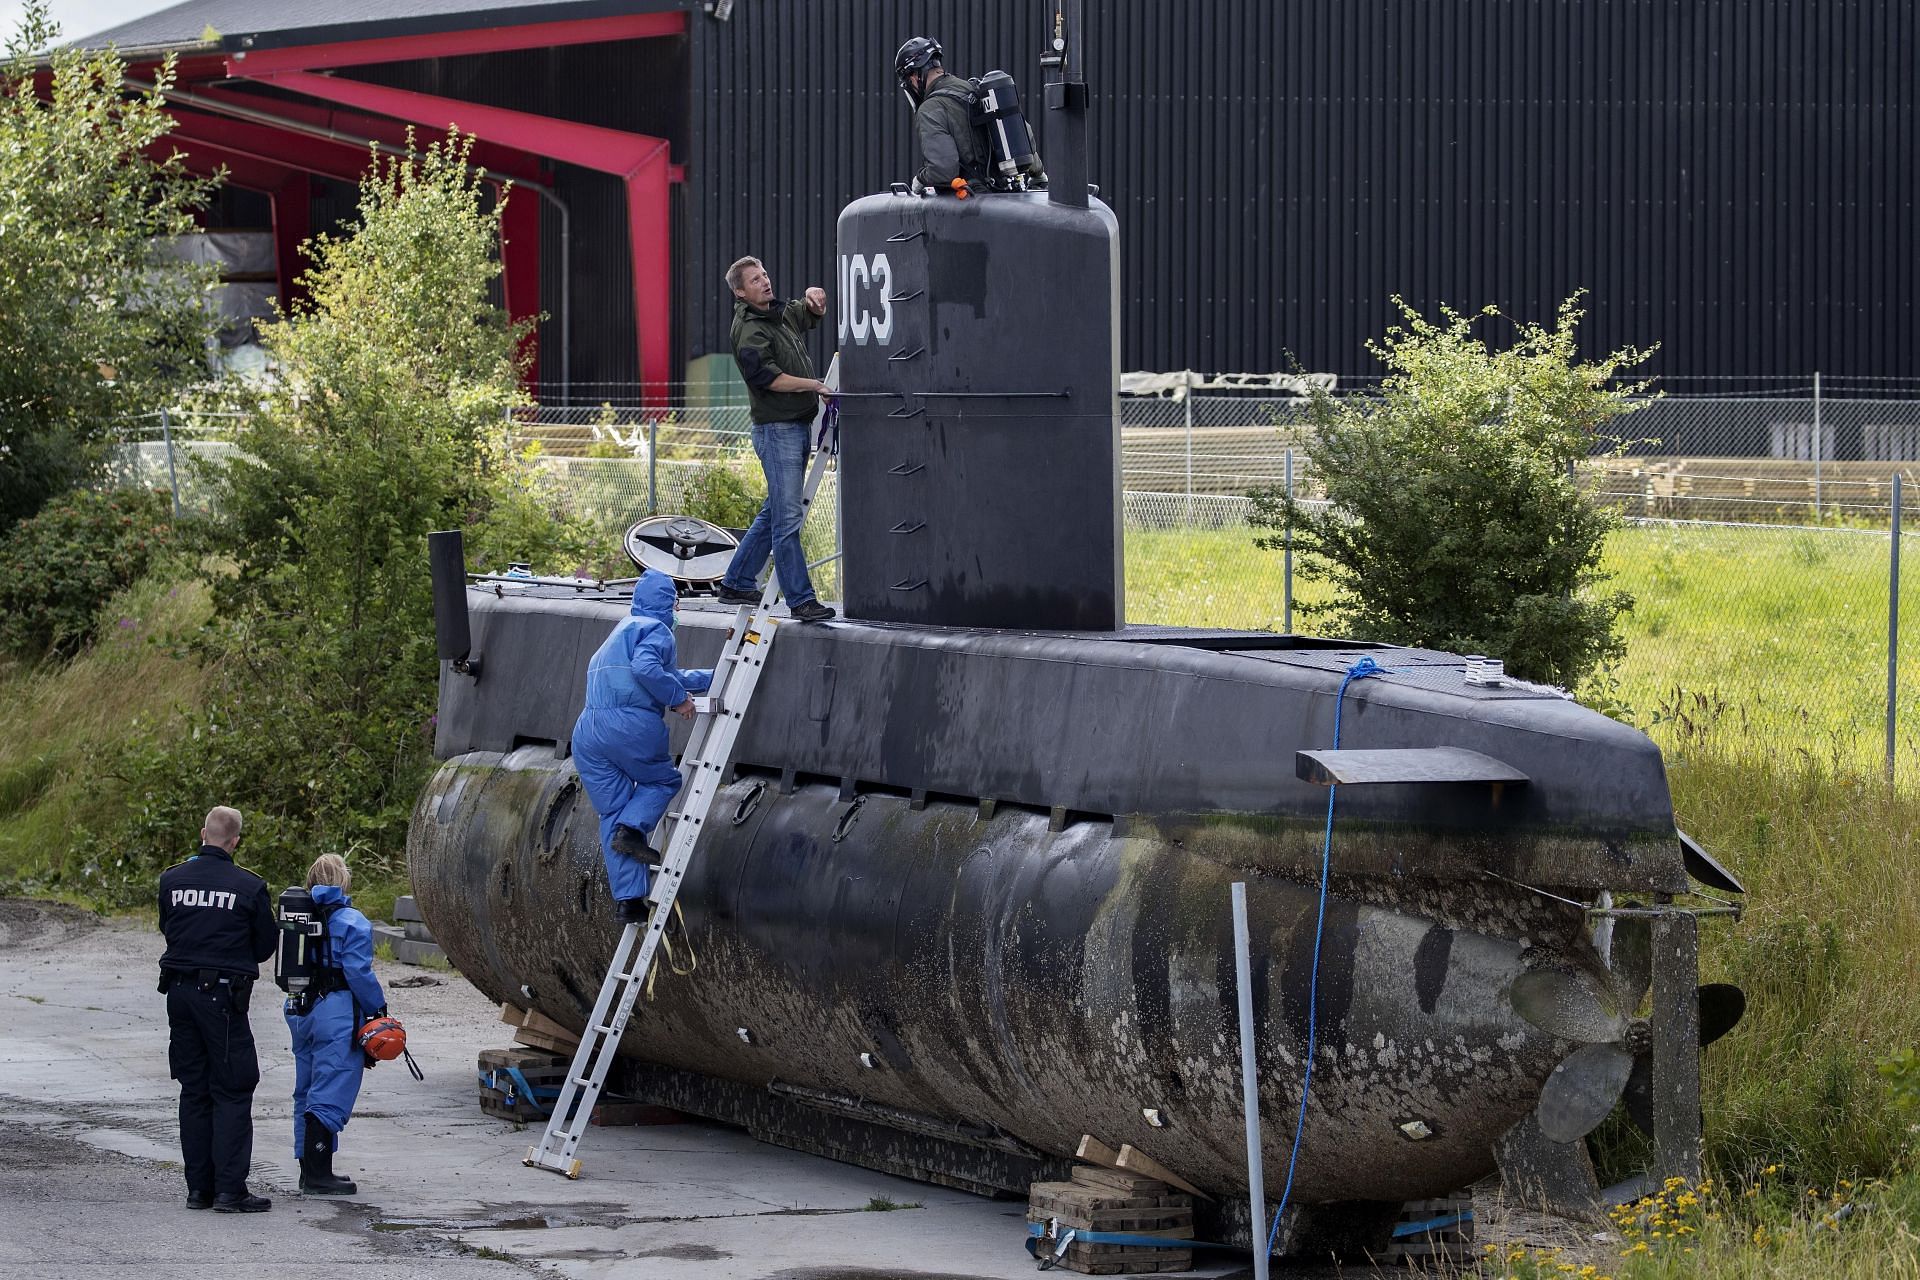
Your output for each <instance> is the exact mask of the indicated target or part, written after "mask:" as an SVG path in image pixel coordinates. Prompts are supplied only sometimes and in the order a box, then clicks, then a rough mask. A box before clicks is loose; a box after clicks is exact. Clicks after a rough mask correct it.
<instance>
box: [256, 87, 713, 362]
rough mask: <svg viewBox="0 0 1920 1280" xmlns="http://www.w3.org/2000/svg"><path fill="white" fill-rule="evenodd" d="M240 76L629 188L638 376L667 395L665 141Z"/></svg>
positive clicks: (400, 93)
mask: <svg viewBox="0 0 1920 1280" xmlns="http://www.w3.org/2000/svg"><path fill="white" fill-rule="evenodd" d="M240 74H242V75H246V76H249V77H251V78H256V79H260V80H262V81H264V82H266V83H269V84H273V85H276V86H278V87H279V88H282V89H291V90H293V91H294V92H296V93H303V94H306V95H307V96H308V97H313V98H319V99H321V100H322V101H325V102H337V103H340V104H342V105H345V106H349V107H354V108H357V109H359V110H362V111H372V112H378V113H379V114H382V115H387V116H392V117H394V118H396V119H400V120H410V121H412V122H413V123H414V124H417V125H424V126H426V127H428V128H430V129H448V128H455V129H459V130H460V131H461V132H462V133H470V134H473V135H474V136H475V137H477V138H479V139H481V140H482V141H486V142H493V143H497V144H499V145H501V146H504V147H512V148H514V149H516V150H520V151H524V152H527V153H529V154H532V155H539V156H546V157H548V158H549V159H552V160H558V161H561V162H562V163H565V164H573V165H578V166H580V167H581V168H583V169H592V170H595V171H596V172H599V173H610V174H613V175H614V176H616V177H618V178H619V179H620V180H621V181H622V182H623V183H625V184H626V188H627V228H628V236H629V239H630V240H631V244H630V246H629V247H630V250H631V256H632V260H633V313H634V327H635V329H636V330H638V334H639V349H640V350H639V356H640V377H641V380H642V381H643V382H645V383H646V384H647V388H648V390H647V396H648V398H649V399H652V398H654V397H655V396H656V395H659V394H664V389H665V386H666V383H667V381H668V378H669V377H670V375H671V367H670V366H671V358H670V352H669V351H668V347H667V340H668V336H669V324H670V317H671V316H672V313H673V308H672V296H673V295H672V251H673V246H672V243H671V226H670V222H671V215H670V212H669V205H668V191H669V188H670V186H671V184H672V183H674V182H677V181H681V180H682V171H681V168H680V166H678V165H675V164H673V163H672V161H671V157H670V154H669V151H668V143H667V140H666V139H664V138H655V137H652V136H650V135H648V134H643V133H626V132H624V131H622V130H619V129H606V128H602V127H600V126H598V125H590V124H579V123H576V122H574V121H571V120H556V119H554V118H552V117H551V116H538V115H532V114H530V113H528V112H524V111H511V110H508V109H507V108H504V107H490V106H485V105H483V104H481V103H476V102H462V101H460V100H458V99H454V98H441V97H436V96H434V95H432V94H426V93H415V92H413V91H412V90H410V89H392V88H388V87H387V86H385V85H377V84H367V83H365V82H363V81H359V80H344V79H341V78H339V77H337V76H322V75H314V74H312V73H311V72H306V71H286V72H279V73H275V74H272V75H265V76H255V75H254V73H253V71H252V70H251V69H249V68H246V67H245V66H244V64H242V69H241V72H240Z"/></svg>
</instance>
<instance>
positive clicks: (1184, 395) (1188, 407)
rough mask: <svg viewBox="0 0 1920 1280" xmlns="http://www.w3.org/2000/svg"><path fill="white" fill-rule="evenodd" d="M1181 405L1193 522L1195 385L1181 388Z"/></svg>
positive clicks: (1189, 518) (1190, 521)
mask: <svg viewBox="0 0 1920 1280" xmlns="http://www.w3.org/2000/svg"><path fill="white" fill-rule="evenodd" d="M1180 405H1181V408H1182V409H1183V410H1184V412H1185V415H1186V424H1187V524H1188V525H1189V526H1191V525H1192V524H1193V387H1192V386H1191V385H1189V386H1185V387H1182V388H1180Z"/></svg>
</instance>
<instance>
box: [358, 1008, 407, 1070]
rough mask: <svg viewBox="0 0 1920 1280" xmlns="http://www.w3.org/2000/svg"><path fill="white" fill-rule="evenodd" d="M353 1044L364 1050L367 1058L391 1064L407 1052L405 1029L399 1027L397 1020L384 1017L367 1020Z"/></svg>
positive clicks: (398, 1020)
mask: <svg viewBox="0 0 1920 1280" xmlns="http://www.w3.org/2000/svg"><path fill="white" fill-rule="evenodd" d="M354 1043H356V1044H358V1045H359V1046H360V1047H361V1048H362V1049H364V1050H366V1053H367V1056H368V1057H370V1058H378V1059H379V1060H380V1061H382V1062H392V1061H393V1060H394V1059H395V1058H397V1057H399V1056H400V1055H401V1054H403V1053H405V1052H406V1051H407V1029H406V1028H405V1027H403V1026H401V1025H400V1019H398V1018H394V1017H389V1016H386V1015H382V1016H380V1017H378V1018H369V1019H367V1024H366V1025H365V1026H363V1027H361V1028H360V1034H359V1035H358V1036H356V1037H355V1038H354Z"/></svg>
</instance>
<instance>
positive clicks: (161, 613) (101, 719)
mask: <svg viewBox="0 0 1920 1280" xmlns="http://www.w3.org/2000/svg"><path fill="white" fill-rule="evenodd" d="M206 611H207V602H206V595H205V592H204V589H202V588H201V587H199V586H197V585H189V584H179V583H168V582H163V581H160V580H157V579H154V580H148V581H145V582H141V583H139V584H136V585H135V586H133V587H132V588H130V589H128V590H127V591H125V592H122V593H121V594H120V595H119V596H117V597H116V598H115V599H114V600H112V601H111V602H109V604H108V606H107V609H106V617H107V620H108V621H107V623H106V625H105V627H104V628H103V630H102V635H101V639H100V641H99V642H98V643H97V644H95V645H94V647H93V648H92V649H89V650H88V651H87V652H86V653H84V654H82V655H81V656H80V657H78V658H76V659H74V660H73V661H72V662H70V663H68V664H67V665H65V666H39V667H35V666H23V665H21V664H18V663H0V885H11V886H14V887H17V888H26V889H30V890H32V891H34V892H38V893H42V894H47V895H50V896H54V897H67V898H70V899H73V900H77V901H85V900H86V899H87V897H88V883H87V882H88V880H89V878H90V877H89V875H88V869H87V868H86V867H83V866H77V865H70V864H69V858H68V852H69V847H70V844H71V836H72V833H73V831H74V829H75V828H76V827H79V826H87V827H90V828H92V829H95V830H99V829H103V828H104V827H105V826H107V825H109V824H110V823H111V821H112V819H113V818H114V817H115V816H116V815H117V814H118V813H120V812H122V811H123V806H125V805H127V804H129V803H138V798H137V797H129V796H127V795H126V794H125V788H124V787H123V786H122V785H121V783H120V782H119V780H118V779H116V778H115V777H114V776H113V775H112V770H111V766H110V764H109V763H108V762H109V761H110V760H111V759H112V756H113V753H114V751H115V750H116V749H117V748H118V747H119V746H121V745H122V744H123V743H124V742H126V741H127V739H128V738H129V737H130V736H131V735H133V734H138V733H165V732H168V731H170V728H171V726H173V725H174V724H175V722H176V721H177V719H178V717H179V715H180V712H181V709H182V708H186V707H191V706H193V705H194V704H195V703H196V701H197V700H198V698H199V694H200V689H201V684H202V676H201V673H200V670H199V668H198V667H197V666H195V664H194V663H193V662H192V661H191V660H190V659H187V658H185V657H183V656H180V655H179V654H178V653H177V652H176V649H175V646H174V645H173V643H172V640H173V638H174V637H175V636H176V635H177V634H180V633H183V632H184V631H185V630H187V629H189V628H192V627H194V626H197V625H198V624H199V623H200V622H201V621H202V620H203V619H204V618H205V617H206ZM210 803H211V802H210ZM198 835H199V833H198V832H196V831H183V832H181V833H180V856H181V857H185V856H187V855H188V854H190V853H192V852H193V851H194V849H195V848H196V847H197V844H198Z"/></svg>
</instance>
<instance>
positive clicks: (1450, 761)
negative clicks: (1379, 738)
mask: <svg viewBox="0 0 1920 1280" xmlns="http://www.w3.org/2000/svg"><path fill="white" fill-rule="evenodd" d="M1293 771H1294V774H1295V776H1297V777H1299V778H1300V779H1301V780H1302V781H1304V782H1313V783H1318V784H1319V785H1320V786H1323V787H1330V786H1333V785H1334V784H1335V783H1338V784H1339V785H1341V786H1343V787H1351V786H1364V785H1368V784H1373V783H1385V782H1395V783H1402V784H1405V783H1429V782H1486V783H1494V784H1500V783H1511V784H1513V785H1516V786H1521V785H1525V783H1526V781H1527V775H1526V774H1524V773H1522V772H1520V771H1519V770H1518V769H1516V768H1514V767H1513V766H1512V765H1510V764H1507V763H1505V762H1503V761H1500V760H1495V759H1494V758H1493V757H1492V756H1489V755H1482V754H1481V753H1480V752H1478V751H1469V750H1467V749H1466V748H1465V747H1407V748H1391V749H1376V750H1371V751H1296V752H1295V753H1294V757H1293Z"/></svg>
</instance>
